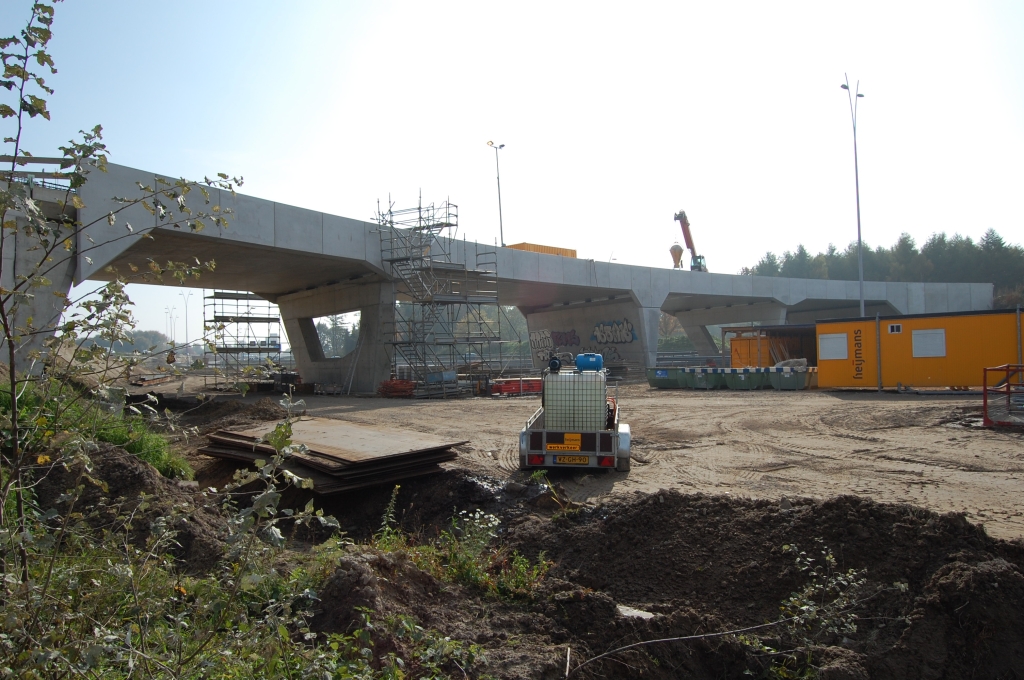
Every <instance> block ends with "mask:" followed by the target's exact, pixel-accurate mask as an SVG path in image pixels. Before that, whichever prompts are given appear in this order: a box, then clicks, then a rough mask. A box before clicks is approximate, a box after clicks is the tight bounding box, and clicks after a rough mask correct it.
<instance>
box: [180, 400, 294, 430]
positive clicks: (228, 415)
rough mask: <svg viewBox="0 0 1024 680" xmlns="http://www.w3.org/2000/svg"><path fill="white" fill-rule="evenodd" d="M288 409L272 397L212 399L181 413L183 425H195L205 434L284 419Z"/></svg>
mask: <svg viewBox="0 0 1024 680" xmlns="http://www.w3.org/2000/svg"><path fill="white" fill-rule="evenodd" d="M287 417H288V411H286V410H285V409H284V408H282V407H281V406H280V405H279V404H278V403H277V402H276V401H274V400H273V399H271V398H270V397H263V398H262V399H260V400H258V401H255V402H249V401H243V400H242V399H210V400H208V401H204V402H202V403H200V404H199V406H197V407H195V408H192V409H189V410H187V411H185V412H183V413H182V414H181V422H182V424H183V425H194V426H198V427H199V428H200V432H202V433H203V434H205V433H207V432H212V431H213V430H218V429H223V428H225V427H234V426H237V425H247V424H249V423H259V422H263V421H266V420H284V419H285V418H287Z"/></svg>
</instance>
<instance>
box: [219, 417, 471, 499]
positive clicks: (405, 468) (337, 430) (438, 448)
mask: <svg viewBox="0 0 1024 680" xmlns="http://www.w3.org/2000/svg"><path fill="white" fill-rule="evenodd" d="M271 429H272V428H271V427H270V426H269V425H266V424H264V425H263V426H261V427H257V428H252V429H248V430H240V431H238V430H217V431H215V432H213V433H212V434H210V435H208V437H209V440H210V444H209V445H208V446H205V447H203V448H201V449H199V452H200V453H203V454H206V455H208V456H212V457H214V458H226V459H230V460H238V461H243V462H248V463H254V462H255V461H257V460H266V459H267V458H269V457H270V456H273V455H274V453H275V451H274V449H273V447H271V446H270V445H269V444H266V443H264V442H263V437H264V436H266V435H267V434H269V432H270V431H271ZM465 443H466V442H464V441H461V442H448V441H444V440H440V439H436V438H433V437H430V436H426V435H422V434H420V433H415V434H412V433H408V434H406V433H401V432H396V431H393V430H388V431H381V430H379V429H377V428H373V427H367V426H365V425H356V424H353V423H348V422H345V421H341V420H330V419H326V418H302V419H300V420H297V421H295V422H293V423H292V444H293V445H298V444H303V445H305V447H306V449H307V450H306V451H303V452H299V453H293V454H292V455H291V456H290V457H289V458H288V459H287V460H285V462H284V464H283V465H282V466H281V467H282V468H283V469H285V470H287V471H289V472H291V473H293V474H295V475H298V476H299V477H304V478H307V479H311V480H312V481H313V492H314V493H318V494H331V493H337V492H339V491H349V490H351V489H359V488H363V487H367V486H374V485H377V484H387V483H391V482H394V481H397V480H400V479H406V478H408V477H416V476H419V475H426V474H430V473H432V472H437V471H438V470H440V468H439V467H438V463H443V462H445V461H449V460H454V459H455V457H456V455H457V454H456V452H455V451H454V450H452V448H453V447H455V446H458V445H460V444H465Z"/></svg>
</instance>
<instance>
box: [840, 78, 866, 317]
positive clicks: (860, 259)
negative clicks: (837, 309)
mask: <svg viewBox="0 0 1024 680" xmlns="http://www.w3.org/2000/svg"><path fill="white" fill-rule="evenodd" d="M843 77H844V78H846V82H845V83H843V84H842V85H840V86H839V87H841V88H843V89H844V90H846V96H847V98H848V99H849V100H850V119H851V120H852V121H853V182H854V187H855V188H856V191H857V281H858V282H859V283H860V315H861V316H862V317H863V316H864V245H863V243H862V242H861V238H860V170H859V169H858V167H857V100H858V99H860V98H861V97H863V96H864V95H862V94H861V93H860V81H859V80H858V81H857V89H856V91H854V92H851V91H850V78H849V76H847V75H846V74H845V73H844V74H843Z"/></svg>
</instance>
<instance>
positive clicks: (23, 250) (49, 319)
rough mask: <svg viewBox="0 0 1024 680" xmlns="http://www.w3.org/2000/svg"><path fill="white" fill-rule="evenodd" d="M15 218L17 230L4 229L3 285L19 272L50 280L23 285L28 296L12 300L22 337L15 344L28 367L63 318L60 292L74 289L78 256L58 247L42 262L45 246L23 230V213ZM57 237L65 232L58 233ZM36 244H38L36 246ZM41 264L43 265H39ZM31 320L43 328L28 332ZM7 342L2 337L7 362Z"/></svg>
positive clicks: (0, 348) (0, 356) (10, 284)
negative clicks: (35, 284) (40, 245)
mask: <svg viewBox="0 0 1024 680" xmlns="http://www.w3.org/2000/svg"><path fill="white" fill-rule="evenodd" d="M14 221H15V222H16V224H17V230H8V229H4V230H3V236H2V238H3V251H4V252H3V263H2V264H0V268H2V272H0V285H2V286H3V287H4V288H6V289H8V290H10V289H12V288H14V286H15V284H16V283H17V281H18V279H17V277H18V276H29V277H31V276H40V277H43V278H46V279H48V280H49V281H50V285H49V286H37V287H27V288H23V290H24V292H25V293H28V296H26V297H20V298H18V302H17V303H16V304H13V305H12V306H13V309H14V312H15V313H14V325H15V327H16V328H18V329H19V330H18V331H16V333H17V334H19V335H21V339H20V341H19V342H18V343H17V345H16V346H15V352H16V355H17V356H18V362H19V364H20V366H19V367H18V368H19V370H29V360H28V355H29V354H30V353H32V352H35V351H42V350H43V349H44V346H43V343H44V342H46V341H47V340H48V339H50V338H51V337H53V334H54V333H53V331H54V328H55V327H56V324H57V323H58V322H59V321H60V317H61V314H62V313H63V311H64V299H65V298H63V297H60V296H59V295H57V293H62V294H63V295H64V296H67V294H68V293H69V292H71V285H72V282H73V281H74V276H75V262H76V260H75V256H74V253H73V252H68V251H66V250H64V248H63V247H59V248H58V249H57V250H56V251H55V252H54V253H53V255H52V260H51V261H50V262H45V263H41V262H40V259H41V258H42V254H43V250H42V248H38V246H39V240H38V239H36V238H34V237H32V236H28V235H26V234H25V232H24V231H23V230H22V229H23V228H24V227H25V225H26V220H25V218H24V217H23V216H20V215H15V218H14ZM68 233H70V232H68ZM55 238H56V239H57V240H58V241H60V240H61V239H63V237H62V236H56V237H55ZM33 248H38V249H36V250H33ZM40 265H41V266H40ZM30 323H31V327H32V329H35V330H36V331H44V332H42V333H36V334H34V335H29V334H27V332H26V331H28V330H30V329H29V324H30ZM8 354H9V353H8V350H7V343H6V340H4V339H3V338H2V337H0V361H3V362H4V363H7V362H8ZM32 370H33V372H36V373H37V372H39V371H40V370H42V365H41V364H40V363H39V362H37V363H36V364H35V366H33V367H32Z"/></svg>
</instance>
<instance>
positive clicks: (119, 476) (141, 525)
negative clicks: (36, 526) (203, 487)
mask: <svg viewBox="0 0 1024 680" xmlns="http://www.w3.org/2000/svg"><path fill="white" fill-rule="evenodd" d="M89 457H90V460H91V461H92V470H91V471H90V473H89V475H88V476H87V477H86V476H82V478H81V479H82V481H81V482H80V483H81V484H82V485H83V486H84V491H83V493H82V496H81V497H80V498H79V499H78V500H77V501H76V503H75V507H74V511H75V512H81V513H83V514H84V517H85V520H86V521H87V522H88V523H89V524H90V525H91V526H92V527H93V528H95V529H118V528H120V527H122V526H123V525H124V521H125V517H127V516H128V515H132V520H131V529H130V530H129V536H130V538H131V540H132V541H133V542H134V543H135V544H136V545H142V544H144V543H145V541H146V538H147V537H148V536H149V534H150V531H151V527H152V525H153V522H155V521H157V520H160V521H168V523H169V527H168V528H170V529H171V530H173V531H175V532H177V533H176V536H175V541H176V542H177V546H175V547H174V548H173V549H172V551H171V552H172V553H173V554H174V556H175V557H177V558H178V559H179V560H180V561H181V563H182V566H183V567H184V568H185V570H186V571H189V572H193V573H201V572H208V571H209V570H210V569H212V568H213V566H214V565H215V564H216V563H217V561H218V560H220V558H221V556H222V555H223V553H224V543H223V540H222V536H223V533H224V527H225V522H224V519H223V518H222V517H221V513H220V509H219V507H218V504H217V499H216V498H214V497H212V496H209V495H207V494H205V493H202V492H199V491H197V490H195V489H193V488H190V487H187V486H183V485H182V484H179V483H178V482H176V481H175V480H172V479H167V478H166V477H164V476H162V475H161V474H160V473H159V472H157V470H156V468H154V467H153V466H152V465H150V464H148V463H145V462H143V461H141V460H139V459H138V458H136V457H135V456H133V455H132V454H130V453H128V452H126V451H125V450H124V449H121V448H119V447H115V446H106V447H104V448H101V449H100V450H99V451H96V452H94V453H92V454H90V456H89ZM81 472H82V468H81V465H80V464H79V465H76V466H74V467H72V468H70V469H65V468H64V467H63V466H62V465H54V466H53V467H52V468H50V469H49V471H48V472H47V473H46V474H45V475H43V476H41V478H40V480H39V482H38V484H37V486H36V487H35V495H36V501H37V503H38V504H39V506H40V507H41V508H43V509H48V508H57V509H59V510H60V511H61V512H62V513H64V512H66V511H67V509H68V504H67V502H66V501H61V500H60V498H61V496H62V495H63V494H65V493H66V492H67V491H68V490H69V489H72V488H74V486H75V484H76V482H77V481H78V480H79V474H80V473H81ZM143 495H145V496H146V499H145V500H146V503H147V505H146V506H145V507H144V508H143V509H141V510H140V505H141V504H142V502H143Z"/></svg>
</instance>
